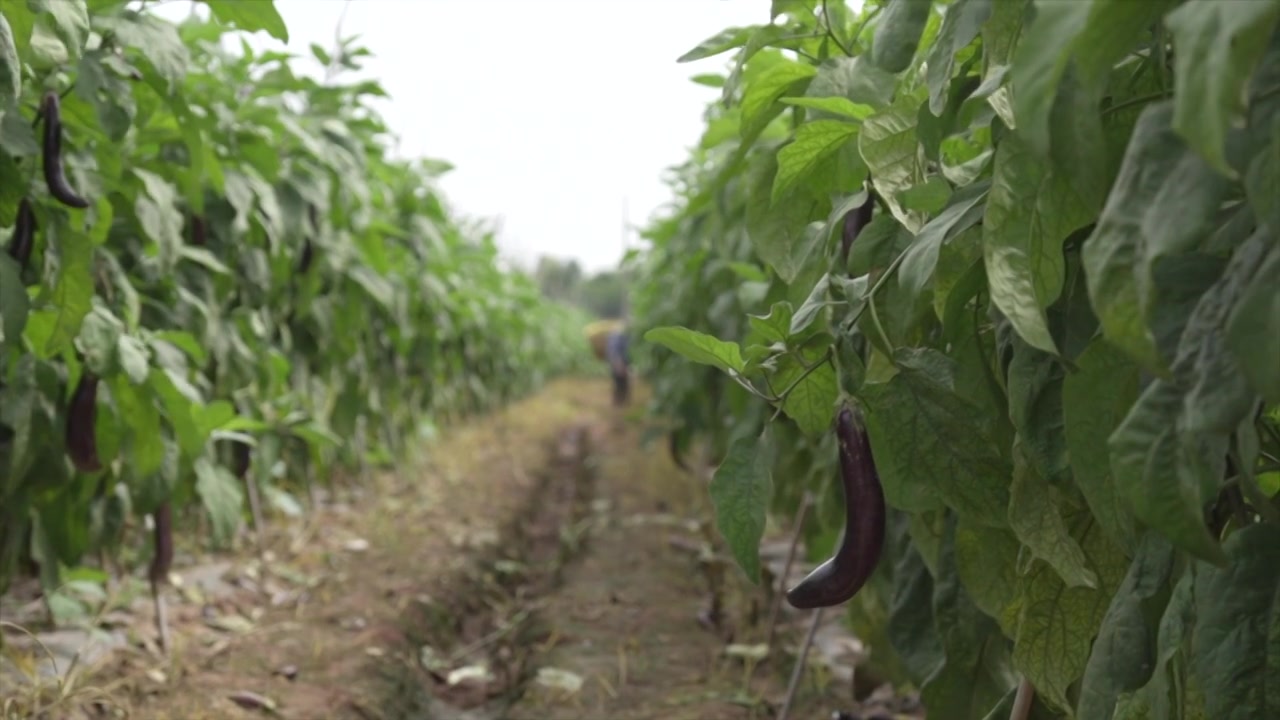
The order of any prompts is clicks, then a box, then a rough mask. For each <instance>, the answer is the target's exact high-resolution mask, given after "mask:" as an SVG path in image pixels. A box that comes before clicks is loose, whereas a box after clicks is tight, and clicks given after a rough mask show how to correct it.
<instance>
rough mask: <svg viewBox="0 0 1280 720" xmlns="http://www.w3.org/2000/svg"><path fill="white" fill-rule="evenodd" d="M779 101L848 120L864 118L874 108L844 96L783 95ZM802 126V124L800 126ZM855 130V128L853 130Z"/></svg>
mask: <svg viewBox="0 0 1280 720" xmlns="http://www.w3.org/2000/svg"><path fill="white" fill-rule="evenodd" d="M779 102H781V103H782V104H784V105H794V106H796V107H802V108H808V109H810V110H818V111H820V112H821V113H827V114H830V115H835V116H837V117H842V118H847V119H849V120H866V119H867V118H868V117H870V116H871V114H872V113H874V112H875V111H876V109H875V108H874V107H872V106H870V105H866V104H864V103H855V102H854V101H852V100H850V99H849V98H846V97H784V98H780V99H779ZM802 127H803V126H802ZM856 131H857V130H856V129H855V130H854V132H856Z"/></svg>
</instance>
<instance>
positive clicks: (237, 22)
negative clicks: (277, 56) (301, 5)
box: [204, 0, 289, 43]
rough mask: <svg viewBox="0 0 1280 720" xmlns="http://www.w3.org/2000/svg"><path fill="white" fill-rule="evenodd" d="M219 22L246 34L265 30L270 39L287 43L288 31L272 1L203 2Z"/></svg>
mask: <svg viewBox="0 0 1280 720" xmlns="http://www.w3.org/2000/svg"><path fill="white" fill-rule="evenodd" d="M204 3H205V4H206V5H208V6H209V9H210V10H211V11H213V16H214V17H215V18H217V19H218V20H219V21H220V22H223V23H226V24H228V25H234V26H235V27H238V28H240V29H241V30H245V31H248V32H257V31H259V30H266V31H267V34H268V35H270V36H271V37H273V38H275V39H277V40H279V41H281V42H284V43H288V42H289V30H288V28H286V27H285V24H284V19H283V18H281V17H280V13H279V11H277V10H276V6H275V3H274V2H273V0H204Z"/></svg>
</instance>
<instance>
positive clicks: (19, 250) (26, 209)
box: [9, 197, 36, 268]
mask: <svg viewBox="0 0 1280 720" xmlns="http://www.w3.org/2000/svg"><path fill="white" fill-rule="evenodd" d="M35 244H36V213H35V210H32V209H31V200H30V199H29V198H25V197H24V198H22V202H20V203H18V219H17V222H15V223H14V226H13V237H12V238H10V239H9V255H10V256H11V257H13V259H14V260H17V261H18V266H19V267H22V268H26V267H27V262H28V261H29V260H30V259H31V250H32V248H34V247H35Z"/></svg>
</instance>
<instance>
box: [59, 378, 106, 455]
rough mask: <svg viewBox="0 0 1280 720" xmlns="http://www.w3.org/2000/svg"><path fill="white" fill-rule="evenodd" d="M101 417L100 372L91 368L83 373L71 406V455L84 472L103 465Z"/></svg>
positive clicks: (69, 446) (68, 428) (68, 450)
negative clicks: (98, 428) (97, 433)
mask: <svg viewBox="0 0 1280 720" xmlns="http://www.w3.org/2000/svg"><path fill="white" fill-rule="evenodd" d="M97 417H98V376H97V375H94V374H93V373H92V372H91V371H90V370H89V369H88V368H86V369H85V370H84V372H82V373H81V374H80V381H79V382H78V383H76V389H75V392H74V393H72V394H71V403H70V404H69V405H68V406H67V425H66V438H65V439H66V444H67V455H68V456H69V457H70V458H71V462H72V464H74V465H75V466H76V470H78V471H80V472H83V473H91V472H97V471H99V470H101V469H102V463H101V462H100V461H99V460H98V440H97V437H96V436H95V435H94V425H95V423H96V421H97Z"/></svg>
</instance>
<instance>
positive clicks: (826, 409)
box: [773, 348, 840, 437]
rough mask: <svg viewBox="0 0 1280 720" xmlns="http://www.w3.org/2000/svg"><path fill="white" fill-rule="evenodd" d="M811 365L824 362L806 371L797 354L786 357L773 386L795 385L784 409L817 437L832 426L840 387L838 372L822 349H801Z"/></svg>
mask: <svg viewBox="0 0 1280 720" xmlns="http://www.w3.org/2000/svg"><path fill="white" fill-rule="evenodd" d="M801 352H802V355H803V356H804V361H805V363H806V364H807V365H808V366H809V367H814V365H815V363H818V362H821V363H822V364H821V365H820V366H817V367H816V368H815V369H813V370H810V371H806V369H805V367H804V366H802V365H801V364H800V363H799V362H798V361H797V360H796V358H795V357H794V356H791V355H788V356H786V357H785V358H784V359H783V361H782V363H781V365H780V367H779V369H778V372H777V373H776V374H775V375H774V378H775V380H774V383H773V388H774V390H776V391H777V392H779V393H781V392H783V391H784V390H786V389H787V388H791V391H790V393H789V394H788V395H787V397H786V400H785V401H783V403H782V411H783V412H785V413H786V414H787V416H788V417H790V418H791V419H792V420H795V421H796V424H797V425H799V426H800V431H801V432H803V433H804V434H805V435H808V436H809V437H817V436H819V435H821V434H822V433H824V432H826V431H827V430H829V429H830V428H831V418H832V416H833V415H834V413H835V406H836V401H837V399H839V394H840V388H839V387H838V386H837V384H836V371H835V368H833V367H832V366H831V363H830V362H829V361H828V360H826V358H825V350H824V349H822V348H813V349H808V350H807V351H801Z"/></svg>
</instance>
